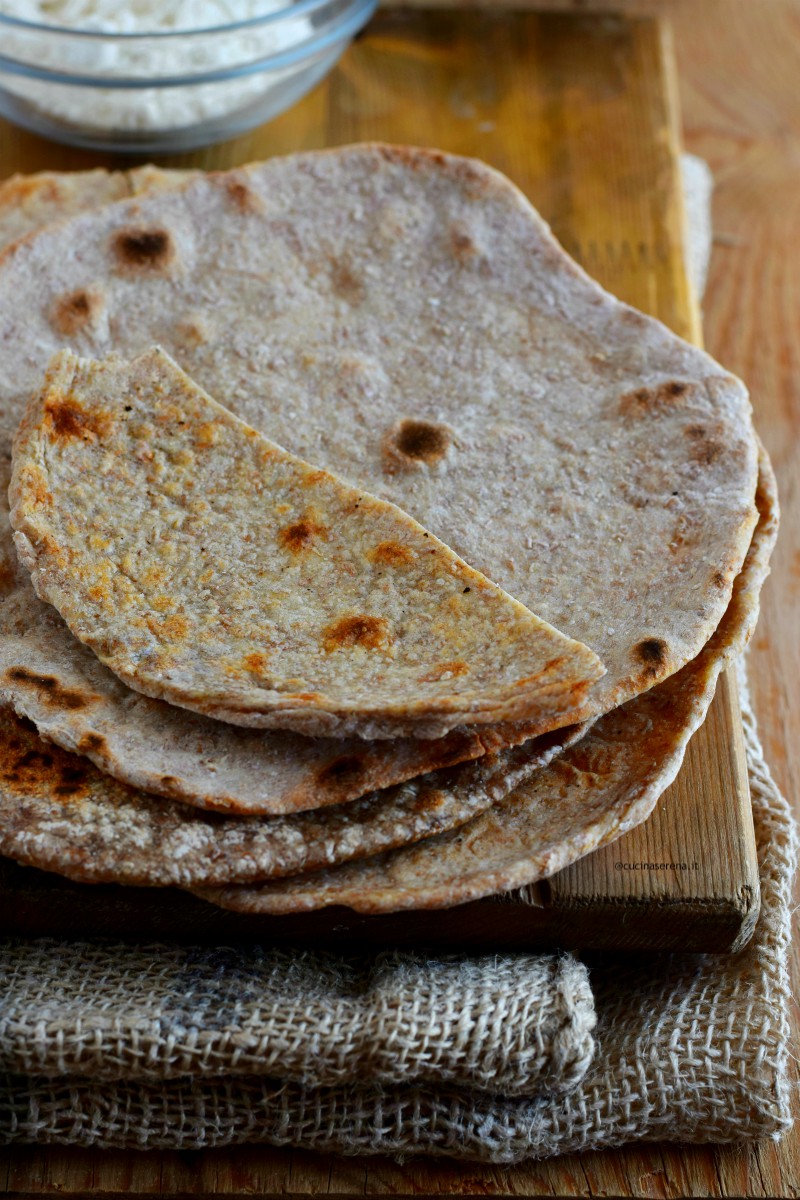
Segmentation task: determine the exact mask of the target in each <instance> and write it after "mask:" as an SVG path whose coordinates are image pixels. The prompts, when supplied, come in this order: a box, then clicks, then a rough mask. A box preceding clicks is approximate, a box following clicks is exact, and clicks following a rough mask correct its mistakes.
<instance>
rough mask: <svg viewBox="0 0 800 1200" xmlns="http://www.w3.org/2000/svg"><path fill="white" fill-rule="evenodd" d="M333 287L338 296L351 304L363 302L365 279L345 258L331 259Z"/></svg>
mask: <svg viewBox="0 0 800 1200" xmlns="http://www.w3.org/2000/svg"><path fill="white" fill-rule="evenodd" d="M331 287H332V288H333V292H334V294H335V295H336V296H338V297H339V298H340V299H341V300H346V301H347V302H348V303H349V304H361V303H362V302H363V300H364V294H365V288H364V283H363V280H362V279H360V278H359V276H358V275H357V274H356V273H355V271H354V270H353V268H352V267H351V266H350V264H349V263H347V262H346V261H345V260H344V259H332V260H331Z"/></svg>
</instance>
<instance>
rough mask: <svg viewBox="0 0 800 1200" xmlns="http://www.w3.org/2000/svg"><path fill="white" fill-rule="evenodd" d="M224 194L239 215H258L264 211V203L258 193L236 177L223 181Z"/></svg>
mask: <svg viewBox="0 0 800 1200" xmlns="http://www.w3.org/2000/svg"><path fill="white" fill-rule="evenodd" d="M225 193H226V195H227V197H228V199H229V200H230V202H231V204H232V205H233V207H234V208H236V209H238V211H239V212H241V213H260V212H263V210H264V201H263V200H262V199H261V197H260V196H259V194H258V192H254V191H253V189H252V188H251V187H250V186H249V185H248V184H246V183H245V182H244V180H243V179H237V178H236V176H230V177H228V178H226V180H225Z"/></svg>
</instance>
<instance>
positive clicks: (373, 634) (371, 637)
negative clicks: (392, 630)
mask: <svg viewBox="0 0 800 1200" xmlns="http://www.w3.org/2000/svg"><path fill="white" fill-rule="evenodd" d="M388 635H389V622H388V621H387V620H386V618H385V617H371V616H368V615H367V614H366V613H354V614H352V615H351V616H347V617H342V618H341V620H339V621H334V622H333V623H332V624H331V625H328V626H327V627H326V628H325V629H324V630H323V631H322V645H323V647H324V649H325V651H326V653H328V654H332V653H333V651H334V650H341V649H344V648H347V647H350V646H363V647H364V649H365V650H379V649H380V648H381V647H382V646H384V645H385V644H386V642H387V639H388Z"/></svg>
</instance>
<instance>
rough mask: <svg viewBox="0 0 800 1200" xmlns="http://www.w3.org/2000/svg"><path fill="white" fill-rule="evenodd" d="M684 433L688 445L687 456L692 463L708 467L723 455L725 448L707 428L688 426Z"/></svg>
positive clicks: (712, 431) (703, 426)
mask: <svg viewBox="0 0 800 1200" xmlns="http://www.w3.org/2000/svg"><path fill="white" fill-rule="evenodd" d="M685 433H686V436H687V438H689V443H690V447H689V455H690V457H691V458H692V460H693V461H694V462H696V463H699V464H700V465H701V466H703V467H710V466H711V464H712V463H714V462H716V461H717V459H718V458H719V457H720V455H721V454H724V452H725V447H724V446H723V444H722V442H721V441H720V439H719V437H716V436H715V433H714V430H713V429H709V428H708V426H706V425H689V426H688V427H687V428H686V430H685Z"/></svg>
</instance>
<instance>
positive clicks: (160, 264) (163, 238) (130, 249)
mask: <svg viewBox="0 0 800 1200" xmlns="http://www.w3.org/2000/svg"><path fill="white" fill-rule="evenodd" d="M112 250H113V253H114V257H115V259H116V262H117V266H118V267H119V268H120V269H121V270H125V271H137V272H142V271H164V270H166V268H167V267H168V266H169V265H170V263H171V262H172V261H173V259H174V258H175V243H174V241H173V239H172V235H171V234H170V233H169V231H168V230H166V229H159V228H158V227H157V226H156V227H146V226H145V227H134V226H131V227H129V228H127V229H119V230H118V231H117V232H116V233H115V234H114V237H113V239H112Z"/></svg>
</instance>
